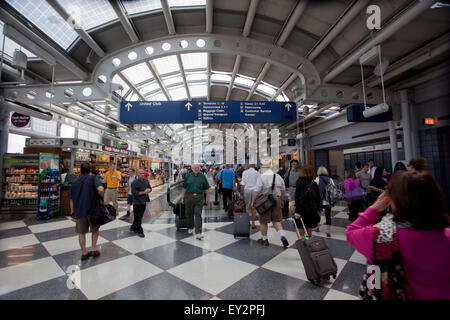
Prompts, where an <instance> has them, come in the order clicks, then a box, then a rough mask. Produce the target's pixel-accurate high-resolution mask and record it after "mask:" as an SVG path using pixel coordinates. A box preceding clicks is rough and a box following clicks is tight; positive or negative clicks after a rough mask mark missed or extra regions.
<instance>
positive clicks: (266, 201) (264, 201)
mask: <svg viewBox="0 0 450 320" xmlns="http://www.w3.org/2000/svg"><path fill="white" fill-rule="evenodd" d="M275 176H276V175H275V174H274V175H273V181H272V191H273V189H274V187H275ZM276 205H277V202H276V200H275V198H274V197H273V195H272V194H271V193H267V194H260V195H259V196H258V197H257V198H256V199H255V202H254V206H255V209H256V211H257V212H258V214H260V215H261V214H264V213H266V212H269V211H270V210H271V209H272V208H273V207H275V206H276Z"/></svg>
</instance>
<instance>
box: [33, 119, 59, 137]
mask: <svg viewBox="0 0 450 320" xmlns="http://www.w3.org/2000/svg"><path fill="white" fill-rule="evenodd" d="M56 125H57V123H56V121H45V120H41V119H38V118H32V119H31V130H33V131H36V132H40V133H47V134H48V135H51V136H56Z"/></svg>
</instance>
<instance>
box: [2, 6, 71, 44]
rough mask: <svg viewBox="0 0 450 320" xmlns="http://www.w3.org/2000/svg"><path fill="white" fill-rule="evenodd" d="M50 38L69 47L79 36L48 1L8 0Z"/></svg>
mask: <svg viewBox="0 0 450 320" xmlns="http://www.w3.org/2000/svg"><path fill="white" fill-rule="evenodd" d="M6 1H7V2H8V3H9V4H10V5H11V6H12V7H13V8H14V9H16V10H17V11H18V12H19V13H20V14H22V15H23V16H24V17H25V18H26V19H28V20H29V21H30V22H31V23H32V24H34V25H35V26H36V27H37V28H39V29H40V30H41V31H42V32H43V33H44V34H46V35H47V36H48V37H49V38H51V39H53V40H54V41H55V42H56V43H57V44H59V45H60V46H61V47H63V48H64V49H67V48H68V47H69V46H70V45H71V44H72V42H74V40H75V39H76V38H77V37H78V34H77V33H76V32H75V30H74V29H72V28H71V26H70V25H69V24H68V23H67V22H66V21H64V19H63V18H61V16H60V15H59V14H58V13H57V12H56V11H55V10H54V9H53V8H52V7H51V6H50V5H49V4H48V3H47V1H44V0H40V1H36V0H6Z"/></svg>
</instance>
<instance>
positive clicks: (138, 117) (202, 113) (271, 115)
mask: <svg viewBox="0 0 450 320" xmlns="http://www.w3.org/2000/svg"><path fill="white" fill-rule="evenodd" d="M296 120H297V104H296V103H295V102H275V101H122V102H121V103H120V122H122V123H152V122H154V123H189V122H194V121H202V122H205V123H208V122H211V123H243V122H247V123H280V122H294V121H296Z"/></svg>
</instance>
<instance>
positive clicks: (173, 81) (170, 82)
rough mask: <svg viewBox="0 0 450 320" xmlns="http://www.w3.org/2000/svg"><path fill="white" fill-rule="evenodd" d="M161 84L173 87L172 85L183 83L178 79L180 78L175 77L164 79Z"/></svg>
mask: <svg viewBox="0 0 450 320" xmlns="http://www.w3.org/2000/svg"><path fill="white" fill-rule="evenodd" d="M163 82H164V84H165V85H166V86H170V85H173V84H180V83H183V78H182V77H180V76H176V77H172V78H168V79H165V80H163Z"/></svg>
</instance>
